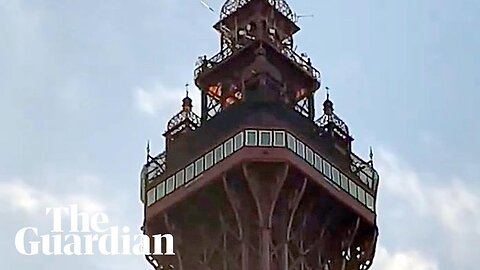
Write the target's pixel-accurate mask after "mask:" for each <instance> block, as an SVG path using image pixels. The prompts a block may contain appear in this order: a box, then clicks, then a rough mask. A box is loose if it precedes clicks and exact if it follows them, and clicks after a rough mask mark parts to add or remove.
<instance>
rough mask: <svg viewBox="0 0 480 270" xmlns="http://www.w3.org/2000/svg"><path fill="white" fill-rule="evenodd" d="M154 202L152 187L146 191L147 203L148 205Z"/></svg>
mask: <svg viewBox="0 0 480 270" xmlns="http://www.w3.org/2000/svg"><path fill="white" fill-rule="evenodd" d="M153 203H155V189H154V188H152V189H150V190H149V191H148V192H147V205H148V206H150V205H152V204H153Z"/></svg>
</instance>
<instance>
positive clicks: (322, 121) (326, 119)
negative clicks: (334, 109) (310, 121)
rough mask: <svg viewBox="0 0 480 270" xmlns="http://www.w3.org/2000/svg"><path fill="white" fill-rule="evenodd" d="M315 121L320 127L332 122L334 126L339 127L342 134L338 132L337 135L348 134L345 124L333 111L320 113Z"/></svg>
mask: <svg viewBox="0 0 480 270" xmlns="http://www.w3.org/2000/svg"><path fill="white" fill-rule="evenodd" d="M316 123H317V124H318V126H320V127H322V128H323V127H326V126H327V125H329V124H330V123H332V124H334V126H335V127H337V128H339V129H340V130H341V131H342V133H343V134H339V135H342V136H345V135H349V132H348V126H347V124H346V123H345V122H344V121H343V120H342V119H341V118H340V117H338V116H337V115H336V114H334V113H331V114H324V115H322V116H321V117H320V118H319V119H318V120H317V121H316Z"/></svg>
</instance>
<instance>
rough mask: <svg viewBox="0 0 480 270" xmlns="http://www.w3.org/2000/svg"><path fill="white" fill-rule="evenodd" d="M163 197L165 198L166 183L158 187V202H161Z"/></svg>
mask: <svg viewBox="0 0 480 270" xmlns="http://www.w3.org/2000/svg"><path fill="white" fill-rule="evenodd" d="M163 197H165V181H164V182H161V183H160V184H158V186H157V200H160V199H161V198H163Z"/></svg>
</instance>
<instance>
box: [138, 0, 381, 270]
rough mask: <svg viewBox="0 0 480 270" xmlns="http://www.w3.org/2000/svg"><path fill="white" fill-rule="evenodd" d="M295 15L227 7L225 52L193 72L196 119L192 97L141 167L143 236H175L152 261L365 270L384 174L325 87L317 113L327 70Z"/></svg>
mask: <svg viewBox="0 0 480 270" xmlns="http://www.w3.org/2000/svg"><path fill="white" fill-rule="evenodd" d="M294 19H295V15H294V13H293V12H292V11H291V9H290V8H289V7H288V5H287V3H286V2H285V1H284V0H228V1H227V2H226V3H225V4H224V6H223V8H222V13H221V17H220V21H219V22H218V23H217V24H215V26H214V28H215V29H217V30H218V31H219V33H220V43H221V44H220V45H221V46H220V52H219V53H218V54H216V55H215V56H213V57H211V58H207V57H206V56H202V57H200V58H199V60H200V61H199V63H198V66H197V68H196V69H195V73H194V79H195V84H196V86H197V87H198V88H199V90H200V91H201V117H198V116H196V115H195V114H194V113H193V111H192V100H191V99H190V98H188V95H187V97H186V98H185V99H184V100H183V103H182V110H181V111H180V112H179V113H178V114H177V115H176V116H174V117H173V118H172V119H171V120H170V121H169V123H168V128H167V131H166V133H165V137H166V138H167V145H166V153H163V154H160V155H158V156H156V157H150V155H149V157H150V158H149V159H148V162H147V164H146V165H145V167H144V170H143V173H142V191H141V194H142V195H143V197H142V199H143V202H144V206H145V209H144V210H145V224H144V233H145V234H147V235H155V234H162V233H170V234H172V235H173V236H174V237H175V243H174V245H175V253H176V255H175V256H156V255H154V256H147V259H148V260H149V262H150V263H151V264H152V266H154V267H155V269H157V270H158V269H168V267H173V269H181V270H190V269H195V270H196V269H198V270H201V269H222V270H274V269H275V270H303V269H321V270H366V269H368V268H370V266H371V264H372V260H373V257H374V251H375V246H376V241H377V236H378V228H377V224H376V209H375V201H376V195H377V187H378V183H379V177H378V174H377V172H376V171H375V169H374V168H373V162H371V161H369V162H365V161H363V160H362V159H361V158H359V157H358V156H357V155H355V154H354V153H353V152H352V148H351V143H352V141H353V139H352V137H351V136H350V133H349V130H348V127H347V125H346V124H345V122H344V121H343V120H341V119H340V117H338V116H337V115H336V114H335V112H334V108H333V102H332V101H331V99H330V97H329V96H327V99H326V100H325V102H324V103H323V115H322V116H321V117H320V118H319V119H318V120H317V121H315V120H314V119H315V108H314V94H315V92H316V91H317V90H318V89H319V88H320V73H319V72H318V71H317V70H316V69H315V68H314V67H313V66H312V63H311V61H310V59H309V58H308V57H307V56H306V55H305V54H301V55H298V54H297V53H296V52H295V51H294V49H293V35H294V34H295V33H296V32H297V31H299V28H298V26H297V25H296V24H295V22H294V21H295V20H294Z"/></svg>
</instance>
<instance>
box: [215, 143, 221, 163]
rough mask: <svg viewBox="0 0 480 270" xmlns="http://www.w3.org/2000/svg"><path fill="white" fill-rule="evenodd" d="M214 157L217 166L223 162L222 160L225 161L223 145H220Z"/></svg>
mask: <svg viewBox="0 0 480 270" xmlns="http://www.w3.org/2000/svg"><path fill="white" fill-rule="evenodd" d="M214 156H215V164H216V163H218V162H220V161H222V159H223V145H220V146H219V147H217V148H215V152H214Z"/></svg>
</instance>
